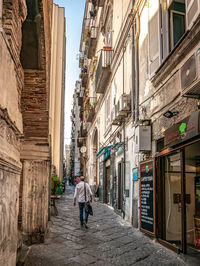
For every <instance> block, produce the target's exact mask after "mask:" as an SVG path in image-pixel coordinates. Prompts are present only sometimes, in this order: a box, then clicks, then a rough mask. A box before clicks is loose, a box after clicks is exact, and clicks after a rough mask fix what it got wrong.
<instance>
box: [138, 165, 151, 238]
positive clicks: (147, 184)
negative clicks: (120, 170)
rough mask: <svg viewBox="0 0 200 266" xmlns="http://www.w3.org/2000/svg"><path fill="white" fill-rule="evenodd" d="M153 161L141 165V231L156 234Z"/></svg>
mask: <svg viewBox="0 0 200 266" xmlns="http://www.w3.org/2000/svg"><path fill="white" fill-rule="evenodd" d="M153 189H154V176H153V161H148V162H144V163H141V164H140V193H141V194H140V204H141V215H140V216H141V217H140V221H141V222H140V227H141V230H144V231H147V232H149V233H151V234H154V201H153V200H154V198H153V192H154V191H153Z"/></svg>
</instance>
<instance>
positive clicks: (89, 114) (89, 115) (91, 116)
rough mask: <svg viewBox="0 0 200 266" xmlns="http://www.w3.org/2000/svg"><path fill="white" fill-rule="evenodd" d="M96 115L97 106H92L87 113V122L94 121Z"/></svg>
mask: <svg viewBox="0 0 200 266" xmlns="http://www.w3.org/2000/svg"><path fill="white" fill-rule="evenodd" d="M94 115H95V108H92V109H90V110H89V113H88V115H87V122H92V120H93V118H94Z"/></svg>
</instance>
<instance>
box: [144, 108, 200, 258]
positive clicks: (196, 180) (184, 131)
mask: <svg viewBox="0 0 200 266" xmlns="http://www.w3.org/2000/svg"><path fill="white" fill-rule="evenodd" d="M164 146H165V147H164V149H163V151H162V152H161V153H160V154H158V155H157V156H156V158H155V160H153V162H152V164H150V165H152V167H153V170H152V171H150V172H152V173H150V175H151V176H152V179H151V180H152V184H151V181H149V182H150V183H149V191H150V192H152V193H150V192H149V195H150V196H151V201H149V205H150V207H148V208H150V209H152V212H149V214H148V213H147V214H148V215H147V217H148V216H151V217H150V218H151V219H150V218H148V219H149V224H147V231H149V233H150V234H151V235H154V236H156V237H157V238H158V240H159V242H160V243H162V244H163V245H165V246H167V247H168V248H170V249H172V250H174V251H176V252H183V253H187V254H191V255H193V256H196V257H198V258H199V259H200V252H199V251H200V112H199V111H197V112H195V113H193V114H192V115H190V116H189V117H187V118H186V119H184V120H183V121H181V122H180V123H178V124H176V125H174V126H173V127H172V128H169V129H168V130H167V131H166V132H165V139H164ZM143 165H144V164H143ZM140 172H142V164H141V167H140ZM143 180H145V179H143ZM148 180H150V179H148ZM141 184H142V176H141ZM144 184H145V183H144ZM146 186H147V185H145V186H144V188H145V187H146ZM141 188H142V185H141ZM143 194H144V193H143ZM144 195H145V194H144ZM141 203H142V202H141ZM147 205H148V204H147ZM141 212H142V213H145V210H144V207H143V205H141ZM146 220H147V218H146ZM147 221H148V220H147ZM150 222H151V223H150ZM144 225H145V224H142V221H141V228H142V226H143V227H144Z"/></svg>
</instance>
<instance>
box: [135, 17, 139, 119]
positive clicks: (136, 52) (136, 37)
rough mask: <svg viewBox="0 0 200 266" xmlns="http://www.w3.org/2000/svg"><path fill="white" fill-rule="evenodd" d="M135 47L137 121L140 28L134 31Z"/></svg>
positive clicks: (137, 107) (136, 111)
mask: <svg viewBox="0 0 200 266" xmlns="http://www.w3.org/2000/svg"><path fill="white" fill-rule="evenodd" d="M136 27H137V28H139V17H136ZM134 37H135V47H134V63H135V87H134V89H135V121H134V122H135V123H137V122H138V120H139V47H138V45H139V43H138V41H139V30H137V32H134Z"/></svg>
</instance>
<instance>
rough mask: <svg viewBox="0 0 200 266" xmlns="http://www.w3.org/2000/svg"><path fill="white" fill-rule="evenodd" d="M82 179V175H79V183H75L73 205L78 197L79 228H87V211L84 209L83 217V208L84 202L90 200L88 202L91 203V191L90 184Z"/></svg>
mask: <svg viewBox="0 0 200 266" xmlns="http://www.w3.org/2000/svg"><path fill="white" fill-rule="evenodd" d="M84 180H85V178H84V176H81V177H80V183H78V184H77V185H76V188H75V193H74V206H76V199H78V205H79V215H80V223H81V228H82V227H83V226H85V228H86V229H88V226H87V222H88V212H86V210H85V217H84V219H83V210H84V209H85V206H86V202H89V201H90V203H92V191H91V189H90V186H89V185H88V184H87V183H85V182H84Z"/></svg>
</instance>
